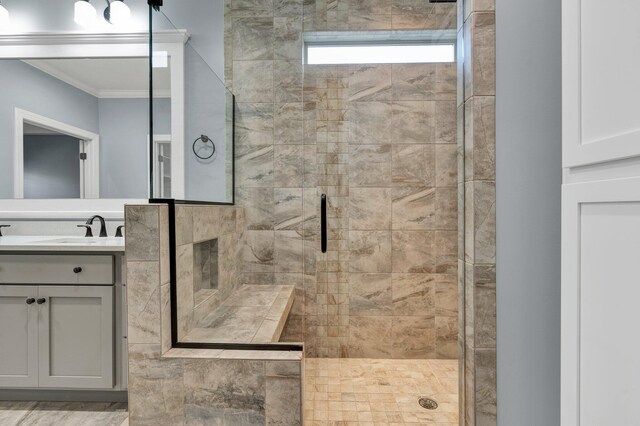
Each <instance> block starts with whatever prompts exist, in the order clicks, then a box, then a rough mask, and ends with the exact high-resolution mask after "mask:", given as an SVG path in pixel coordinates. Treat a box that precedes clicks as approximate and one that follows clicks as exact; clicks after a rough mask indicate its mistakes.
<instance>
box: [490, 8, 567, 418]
mask: <svg viewBox="0 0 640 426" xmlns="http://www.w3.org/2000/svg"><path fill="white" fill-rule="evenodd" d="M496 3H497V4H496V16H497V21H496V22H497V28H496V38H497V40H496V41H497V106H496V121H497V130H496V138H497V140H496V155H497V158H496V162H497V164H496V168H497V280H498V281H497V311H498V313H497V314H498V319H497V321H498V324H497V326H498V423H499V424H500V425H505V426H507V425H545V426H553V425H559V424H560V184H561V33H560V18H561V15H560V1H558V0H538V1H510V0H497V1H496Z"/></svg>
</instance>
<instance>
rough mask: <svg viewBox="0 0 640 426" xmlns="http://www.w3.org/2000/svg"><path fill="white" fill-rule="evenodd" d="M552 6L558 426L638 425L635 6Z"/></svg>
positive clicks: (639, 35) (623, 2) (639, 117)
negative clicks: (558, 175) (559, 184)
mask: <svg viewBox="0 0 640 426" xmlns="http://www.w3.org/2000/svg"><path fill="white" fill-rule="evenodd" d="M562 6H563V17H562V24H563V28H562V32H563V45H562V56H563V69H562V73H563V118H562V119H563V140H562V145H563V168H564V174H563V176H564V181H563V190H562V361H561V362H562V364H561V366H562V367H561V368H562V373H561V379H562V402H561V407H562V425H563V426H578V425H581V426H600V425H640V410H637V409H635V407H636V406H637V401H640V361H639V360H640V356H639V355H638V354H639V353H640V343H639V341H638V339H637V338H636V335H637V334H638V331H637V329H638V325H639V324H640V316H639V314H638V313H639V312H640V309H639V308H638V306H637V304H638V301H640V167H638V164H640V108H638V105H637V101H636V99H638V98H639V96H640V78H638V75H640V25H638V24H637V17H638V16H640V1H638V0H608V1H602V0H562ZM620 160H626V161H620Z"/></svg>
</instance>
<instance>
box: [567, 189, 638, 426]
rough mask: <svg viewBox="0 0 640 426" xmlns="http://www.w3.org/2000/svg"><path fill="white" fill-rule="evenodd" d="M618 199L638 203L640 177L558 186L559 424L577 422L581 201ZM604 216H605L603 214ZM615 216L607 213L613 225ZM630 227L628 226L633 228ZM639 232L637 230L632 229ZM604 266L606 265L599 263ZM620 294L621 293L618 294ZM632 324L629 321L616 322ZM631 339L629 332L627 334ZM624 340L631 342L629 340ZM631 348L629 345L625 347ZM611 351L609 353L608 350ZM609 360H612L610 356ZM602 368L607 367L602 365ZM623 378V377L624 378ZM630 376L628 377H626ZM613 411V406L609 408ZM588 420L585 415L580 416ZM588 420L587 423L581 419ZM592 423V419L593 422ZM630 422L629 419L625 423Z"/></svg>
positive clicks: (615, 201) (616, 201)
mask: <svg viewBox="0 0 640 426" xmlns="http://www.w3.org/2000/svg"><path fill="white" fill-rule="evenodd" d="M621 203H640V178H638V177H635V178H629V179H616V180H610V181H596V182H586V183H575V184H568V185H564V186H563V190H562V256H563V258H562V328H561V335H562V355H561V365H562V373H561V382H562V385H561V389H562V391H561V395H562V396H561V397H562V402H561V407H562V425H564V426H574V425H575V426H577V425H580V424H581V415H580V413H581V410H582V409H581V402H582V401H581V396H582V395H581V391H580V381H581V374H587V373H588V372H585V371H581V355H582V354H581V344H582V342H581V335H582V334H583V332H584V331H585V330H584V329H582V328H581V326H582V323H583V321H582V318H581V310H582V308H583V307H582V305H581V302H582V296H581V290H582V287H581V283H582V279H581V267H582V264H581V262H582V252H581V246H582V241H581V240H582V234H581V232H582V223H581V222H582V210H583V208H584V206H585V205H589V204H600V205H616V204H621ZM605 219H607V218H605ZM616 220H617V217H616V216H615V215H611V224H612V226H614V225H615V224H616V223H617V222H616ZM633 231H634V230H631V229H630V230H629V232H633ZM636 231H637V232H639V233H640V230H636ZM602 249H603V250H616V249H620V248H619V247H603V248H602ZM601 267H602V268H606V267H607V265H605V264H603V265H601ZM618 297H624V294H618ZM625 325H627V326H629V327H633V324H620V325H619V326H620V327H624V326H625ZM629 338H630V339H631V334H630V335H629ZM628 344H632V342H631V340H629V343H628ZM629 350H630V351H633V348H632V347H629ZM612 355H613V354H612ZM611 362H612V363H613V362H615V360H614V359H612V360H611ZM602 368H605V369H606V368H608V366H603V367H602ZM612 374H613V372H612ZM626 379H627V378H623V380H626ZM629 379H630V378H629ZM615 391H616V390H615V389H602V390H601V392H603V393H612V392H615ZM601 409H602V410H603V412H607V413H610V415H611V416H613V417H610V420H611V421H614V422H615V420H614V419H615V415H622V414H621V413H619V412H617V413H613V412H612V410H611V409H610V408H608V407H602V408H601ZM613 411H615V410H613ZM582 420H585V421H586V420H588V419H582ZM582 424H589V423H584V422H583V423H582ZM594 424H595V423H594ZM627 424H630V423H627Z"/></svg>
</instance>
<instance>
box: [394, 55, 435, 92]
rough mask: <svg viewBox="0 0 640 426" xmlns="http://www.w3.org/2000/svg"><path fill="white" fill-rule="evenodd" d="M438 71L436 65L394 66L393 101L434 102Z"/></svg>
mask: <svg viewBox="0 0 640 426" xmlns="http://www.w3.org/2000/svg"><path fill="white" fill-rule="evenodd" d="M436 71H437V67H436V65H435V64H397V65H396V64H394V65H393V76H392V80H393V83H392V84H393V89H392V90H393V99H394V100H398V101H411V100H419V101H425V100H434V99H435V94H436V87H435V85H436Z"/></svg>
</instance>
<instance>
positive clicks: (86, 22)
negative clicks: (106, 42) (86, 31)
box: [74, 0, 131, 27]
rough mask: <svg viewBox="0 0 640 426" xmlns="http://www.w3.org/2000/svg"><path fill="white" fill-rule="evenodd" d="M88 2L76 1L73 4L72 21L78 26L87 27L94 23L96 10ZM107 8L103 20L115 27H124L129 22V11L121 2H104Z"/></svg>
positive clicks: (110, 0) (85, 0)
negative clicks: (73, 13)
mask: <svg viewBox="0 0 640 426" xmlns="http://www.w3.org/2000/svg"><path fill="white" fill-rule="evenodd" d="M89 1H90V0H78V1H76V3H75V10H74V12H75V15H74V20H75V21H76V23H77V24H78V25H82V26H83V27H89V26H91V25H94V24H95V22H96V16H97V13H96V9H95V7H93V5H92V4H91V3H89ZM106 2H107V7H106V8H105V9H104V12H103V14H102V16H104V20H105V21H107V22H108V23H110V24H113V25H115V26H122V25H126V24H127V23H128V22H129V21H130V20H131V9H129V6H127V5H126V4H124V1H123V0H106Z"/></svg>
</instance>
